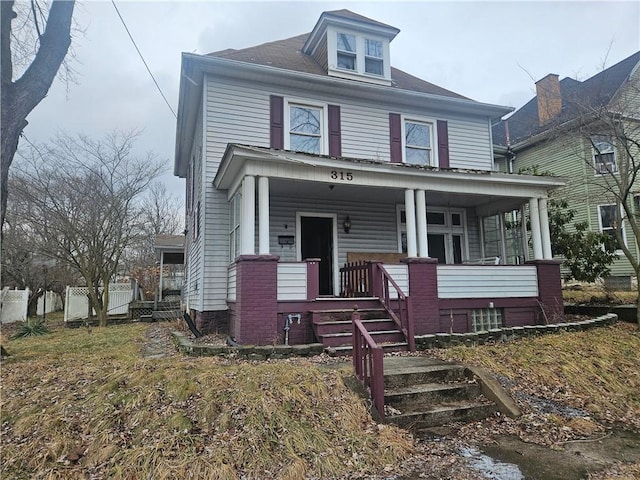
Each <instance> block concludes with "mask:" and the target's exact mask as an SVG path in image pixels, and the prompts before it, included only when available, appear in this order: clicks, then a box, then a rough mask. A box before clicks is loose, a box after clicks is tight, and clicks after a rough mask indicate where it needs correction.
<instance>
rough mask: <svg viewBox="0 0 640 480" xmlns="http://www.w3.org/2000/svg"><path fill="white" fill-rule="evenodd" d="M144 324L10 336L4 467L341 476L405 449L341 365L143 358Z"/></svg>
mask: <svg viewBox="0 0 640 480" xmlns="http://www.w3.org/2000/svg"><path fill="white" fill-rule="evenodd" d="M146 328H147V327H146V326H144V325H123V326H114V327H108V328H94V329H91V330H86V329H77V330H63V329H58V330H55V331H54V333H53V334H52V335H49V336H46V337H37V338H29V339H23V340H13V341H10V342H8V344H7V345H6V346H7V348H8V349H9V351H10V353H11V357H9V359H7V360H4V361H3V364H2V398H1V408H2V410H1V415H2V418H1V421H2V440H1V441H2V464H1V465H2V471H1V474H2V478H36V477H37V478H69V479H74V478H88V477H90V476H92V475H93V476H96V477H99V478H102V477H108V478H113V479H139V478H153V479H157V480H161V479H169V478H171V479H173V478H198V479H199V478H211V479H234V478H281V479H295V478H302V477H304V476H305V475H308V476H319V477H344V476H346V475H351V474H356V473H372V472H380V471H382V470H383V469H384V468H385V467H386V466H389V465H395V464H397V463H398V462H399V461H400V460H402V459H404V458H406V457H407V456H408V455H409V454H410V452H411V451H412V448H413V443H412V439H411V437H410V436H408V435H407V434H406V433H405V432H404V431H402V430H399V429H396V428H394V427H386V426H384V427H382V426H380V427H379V426H378V425H376V424H375V423H373V422H372V420H371V418H370V416H369V414H368V412H367V407H366V404H365V403H364V402H363V400H362V399H360V398H359V397H357V396H356V395H354V394H353V393H352V392H351V391H350V390H349V389H348V388H346V387H345V385H344V384H343V382H342V377H341V375H343V374H344V372H341V371H336V370H333V371H331V370H328V369H322V368H320V367H318V366H316V365H314V364H312V363H310V362H305V361H302V360H301V361H297V362H288V363H284V362H281V363H255V364H253V363H248V362H231V361H225V360H221V359H214V358H195V359H194V358H187V359H182V358H175V357H174V358H172V359H171V358H167V359H160V360H145V359H142V358H140V354H139V351H140V348H141V347H142V344H143V342H144V331H145V329H146Z"/></svg>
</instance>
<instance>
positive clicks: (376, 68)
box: [364, 38, 384, 75]
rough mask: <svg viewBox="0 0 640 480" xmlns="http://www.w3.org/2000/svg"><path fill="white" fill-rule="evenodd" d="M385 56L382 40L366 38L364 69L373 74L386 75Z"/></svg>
mask: <svg viewBox="0 0 640 480" xmlns="http://www.w3.org/2000/svg"><path fill="white" fill-rule="evenodd" d="M383 58H384V54H383V51H382V42H380V41H378V40H370V39H368V38H366V39H365V41H364V71H365V72H367V73H371V74H373V75H384V60H383Z"/></svg>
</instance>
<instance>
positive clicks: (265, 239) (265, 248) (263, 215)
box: [258, 177, 269, 255]
mask: <svg viewBox="0 0 640 480" xmlns="http://www.w3.org/2000/svg"><path fill="white" fill-rule="evenodd" d="M258 236H259V240H258V253H259V254H260V255H268V254H269V177H259V178H258Z"/></svg>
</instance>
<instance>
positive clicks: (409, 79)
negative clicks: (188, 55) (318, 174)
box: [208, 10, 467, 99]
mask: <svg viewBox="0 0 640 480" xmlns="http://www.w3.org/2000/svg"><path fill="white" fill-rule="evenodd" d="M346 11H347V12H348V10H346ZM353 15H356V14H353ZM358 16H359V15H358ZM363 18H364V17H363ZM383 25H384V24H383ZM309 35H310V34H309V33H305V34H303V35H298V36H295V37H291V38H287V39H284V40H277V41H275V42H268V43H263V44H262V45H257V46H255V47H249V48H244V49H242V50H235V49H226V50H220V51H218V52H212V53H209V54H208V56H211V57H219V58H226V59H229V60H237V61H240V62H247V63H254V64H258V65H267V66H270V67H276V68H283V69H285V70H292V71H294V72H302V73H311V74H314V75H322V76H325V77H329V74H328V73H327V71H326V70H325V69H324V68H323V67H322V66H321V65H320V64H318V63H317V62H316V61H315V60H314V58H313V57H312V56H311V55H307V54H305V53H302V47H303V46H304V44H305V42H306V41H307V38H308V36H309ZM390 88H397V89H401V90H410V91H413V92H420V93H429V94H432V95H441V96H445V97H452V98H462V99H467V97H465V96H463V95H460V94H458V93H455V92H452V91H451V90H447V89H446V88H442V87H440V86H438V85H435V84H433V83H430V82H427V81H426V80H422V79H420V78H418V77H415V76H413V75H410V74H408V73H406V72H403V71H402V70H399V69H397V68H393V67H392V68H391V87H390Z"/></svg>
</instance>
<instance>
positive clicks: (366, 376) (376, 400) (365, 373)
mask: <svg viewBox="0 0 640 480" xmlns="http://www.w3.org/2000/svg"><path fill="white" fill-rule="evenodd" d="M351 324H352V339H353V340H352V341H353V368H354V370H355V372H356V377H357V378H358V380H360V382H361V383H362V386H363V387H364V389H365V390H366V391H367V392H368V393H369V395H370V396H371V400H372V401H373V405H374V406H375V407H376V410H377V411H378V414H379V415H380V417H381V418H384V362H383V355H384V354H383V351H382V347H380V346H379V345H377V344H376V342H375V340H374V339H373V338H371V335H369V332H367V329H366V328H365V327H364V325H363V324H362V321H361V320H360V314H359V313H358V311H357V310H356V311H354V312H353V314H352V315H351Z"/></svg>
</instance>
